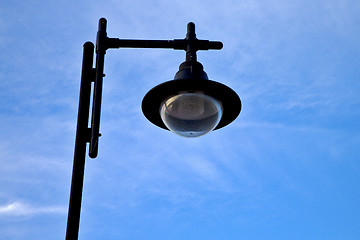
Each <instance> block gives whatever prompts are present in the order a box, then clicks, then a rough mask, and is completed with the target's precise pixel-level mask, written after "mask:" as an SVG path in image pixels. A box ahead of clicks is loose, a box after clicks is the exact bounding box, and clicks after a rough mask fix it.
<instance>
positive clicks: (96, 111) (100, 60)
mask: <svg viewBox="0 0 360 240" xmlns="http://www.w3.org/2000/svg"><path fill="white" fill-rule="evenodd" d="M106 23H107V22H106V19H105V18H101V19H100V20H99V30H98V33H97V39H96V77H95V84H94V97H93V109H92V118H91V140H90V149H89V156H90V157H91V158H96V156H97V154H98V146H99V136H100V133H99V129H100V112H101V95H102V84H103V77H104V60H105V53H106V49H107V47H106V40H107V33H106Z"/></svg>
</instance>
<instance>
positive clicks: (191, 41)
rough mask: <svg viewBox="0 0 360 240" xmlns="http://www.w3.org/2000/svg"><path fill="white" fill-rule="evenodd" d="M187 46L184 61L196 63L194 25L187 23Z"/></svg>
mask: <svg viewBox="0 0 360 240" xmlns="http://www.w3.org/2000/svg"><path fill="white" fill-rule="evenodd" d="M186 40H187V46H186V61H196V60H197V58H196V51H197V50H198V49H197V46H196V43H195V42H196V34H195V24H194V23H193V22H189V23H188V25H187V34H186Z"/></svg>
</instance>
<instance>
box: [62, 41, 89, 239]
mask: <svg viewBox="0 0 360 240" xmlns="http://www.w3.org/2000/svg"><path fill="white" fill-rule="evenodd" d="M93 57H94V44H93V43H91V42H87V43H85V44H84V53H83V63H82V73H81V84H80V97H79V109H78V119H77V128H76V140H75V151H74V164H73V172H72V180H71V190H70V201H69V213H68V220H67V229H66V240H76V239H78V234H79V223H80V211H81V198H82V190H83V181H84V168H85V157H86V143H87V142H89V135H90V134H89V130H88V121H89V107H90V93H91V80H92V76H93V74H92V72H93V70H92V69H93V68H92V65H93Z"/></svg>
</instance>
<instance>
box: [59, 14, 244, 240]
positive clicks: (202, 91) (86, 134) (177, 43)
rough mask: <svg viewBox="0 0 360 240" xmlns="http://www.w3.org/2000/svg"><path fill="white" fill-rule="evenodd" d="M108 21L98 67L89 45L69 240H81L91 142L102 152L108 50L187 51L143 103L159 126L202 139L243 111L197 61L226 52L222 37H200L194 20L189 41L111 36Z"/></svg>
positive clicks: (102, 24) (93, 150) (102, 23)
mask: <svg viewBox="0 0 360 240" xmlns="http://www.w3.org/2000/svg"><path fill="white" fill-rule="evenodd" d="M106 25H107V21H106V19H105V18H101V19H100V20H99V28H98V33H97V39H96V49H95V50H96V51H95V52H96V63H95V68H93V58H94V44H93V43H91V42H86V43H85V44H84V50H83V51H84V52H83V63H82V73H81V84H80V97H79V109H78V119H77V129H76V139H75V151H74V163H73V172H72V180H71V190H70V201H69V212H68V220H67V230H66V240H76V239H78V232H79V222H80V211H81V199H82V190H83V180H84V167H85V158H86V145H87V143H89V144H90V145H89V156H90V157H91V158H96V157H97V154H98V142H99V137H100V133H99V129H100V111H101V95H102V81H103V77H104V76H105V75H104V60H105V53H106V51H107V50H108V49H113V48H170V49H175V50H185V51H186V61H185V62H183V63H182V64H181V65H180V67H179V71H178V72H177V73H176V75H175V78H174V80H171V81H168V82H165V83H162V84H160V85H158V86H156V87H154V88H153V89H151V90H150V91H149V92H148V93H147V94H146V95H145V97H144V99H143V101H142V111H143V113H144V115H145V117H146V118H147V119H148V120H149V121H150V122H152V123H153V124H155V125H157V126H158V127H161V128H163V129H166V130H171V131H173V132H175V133H176V134H179V135H181V136H184V137H198V136H201V135H204V134H206V133H208V132H210V131H212V130H216V129H219V128H222V127H224V126H226V125H228V124H229V123H231V122H232V121H233V120H235V119H236V117H237V116H238V115H239V113H240V110H241V101H240V98H239V97H238V95H237V94H236V93H235V92H234V91H233V90H232V89H230V88H229V87H227V86H225V85H223V84H221V83H218V82H215V81H211V80H208V77H207V74H206V73H205V72H204V70H203V66H202V65H201V63H199V62H198V61H197V57H196V52H197V51H198V50H210V49H217V50H220V49H221V48H222V46H223V45H222V43H221V42H217V41H208V40H199V39H197V38H196V34H195V25H194V23H189V24H188V27H187V35H186V38H185V39H175V40H129V39H118V38H109V37H108V36H107V33H106ZM92 83H93V85H94V88H93V104H92V113H91V126H90V127H88V121H89V108H90V95H91V84H92Z"/></svg>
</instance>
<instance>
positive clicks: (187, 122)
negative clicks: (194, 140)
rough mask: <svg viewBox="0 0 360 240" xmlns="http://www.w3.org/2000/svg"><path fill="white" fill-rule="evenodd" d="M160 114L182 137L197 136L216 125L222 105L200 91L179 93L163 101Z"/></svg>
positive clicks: (166, 123) (171, 128)
mask: <svg viewBox="0 0 360 240" xmlns="http://www.w3.org/2000/svg"><path fill="white" fill-rule="evenodd" d="M160 115H161V119H162V120H163V122H164V124H165V125H166V127H167V128H168V129H169V130H171V131H172V132H174V133H176V134H178V135H180V136H183V137H199V136H202V135H204V134H206V133H208V132H210V131H212V130H213V129H214V128H215V127H216V126H217V124H218V123H219V121H220V119H221V116H222V106H221V103H220V102H219V101H218V100H216V99H214V98H212V97H210V96H207V95H205V94H204V93H202V92H193V93H180V94H179V95H176V96H172V97H169V98H168V99H166V100H165V101H163V103H162V104H161V107H160Z"/></svg>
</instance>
